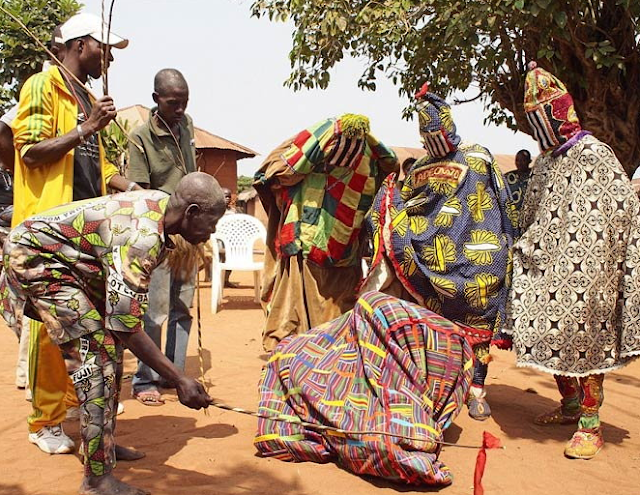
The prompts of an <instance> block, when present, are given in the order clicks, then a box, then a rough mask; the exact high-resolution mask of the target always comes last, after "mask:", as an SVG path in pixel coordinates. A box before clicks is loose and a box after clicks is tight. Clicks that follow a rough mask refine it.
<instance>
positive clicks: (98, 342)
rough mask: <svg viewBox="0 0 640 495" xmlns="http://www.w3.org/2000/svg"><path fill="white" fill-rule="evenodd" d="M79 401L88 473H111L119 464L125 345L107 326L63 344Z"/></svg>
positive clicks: (86, 471)
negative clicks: (117, 427) (118, 427)
mask: <svg viewBox="0 0 640 495" xmlns="http://www.w3.org/2000/svg"><path fill="white" fill-rule="evenodd" d="M60 347H61V349H62V351H63V355H64V357H65V360H66V361H67V370H68V371H69V376H70V377H71V380H72V381H73V384H74V386H75V389H76V393H77V395H78V399H79V401H80V411H81V419H80V435H81V437H82V445H81V447H80V453H81V454H82V456H83V458H84V472H85V476H102V475H105V474H108V473H110V472H111V471H112V470H113V468H114V467H115V464H116V456H115V448H116V442H115V437H114V433H115V425H116V423H115V422H116V412H117V408H118V395H119V393H120V381H121V378H122V355H123V348H122V345H121V344H120V341H119V340H118V339H117V338H115V336H114V335H113V333H111V332H110V331H108V330H98V331H95V332H93V333H90V334H88V335H85V336H83V337H80V338H79V339H76V340H72V341H71V342H68V343H66V344H63V345H61V346H60Z"/></svg>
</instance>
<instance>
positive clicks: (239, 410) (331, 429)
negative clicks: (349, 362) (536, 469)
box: [211, 402, 504, 449]
mask: <svg viewBox="0 0 640 495" xmlns="http://www.w3.org/2000/svg"><path fill="white" fill-rule="evenodd" d="M211 405H212V406H213V407H216V408H218V409H224V410H225V411H233V412H236V413H240V414H244V415H247V416H253V417H254V418H261V419H269V420H271V421H278V422H280V423H289V424H295V425H298V426H303V427H305V428H308V429H310V430H315V431H326V432H328V433H333V434H335V435H337V436H369V435H371V436H374V435H380V436H385V437H393V438H403V439H405V440H411V441H414V442H432V443H435V444H438V445H446V446H447V447H458V448H460V449H480V448H482V445H465V444H459V443H451V442H445V441H444V440H438V439H437V438H433V437H429V436H422V437H412V436H407V435H401V434H399V433H391V432H388V431H376V430H371V431H369V430H343V429H341V428H336V427H335V426H326V425H318V424H315V423H308V422H306V421H302V420H301V419H300V418H291V417H290V416H287V415H284V414H278V415H270V414H261V413H258V412H255V411H250V410H248V409H243V408H241V407H234V406H228V405H227V404H224V403H222V402H214V403H213V404H211ZM502 448H504V447H502Z"/></svg>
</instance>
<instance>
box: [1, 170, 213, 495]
mask: <svg viewBox="0 0 640 495" xmlns="http://www.w3.org/2000/svg"><path fill="white" fill-rule="evenodd" d="M224 211H225V203H224V199H223V195H222V191H221V190H220V186H219V185H218V183H217V182H216V180H215V179H214V178H213V177H211V176H210V175H207V174H204V173H200V172H195V173H192V174H189V175H187V176H185V177H184V178H183V179H182V180H181V181H180V182H179V183H178V185H177V187H176V190H175V192H174V193H173V194H172V195H171V196H169V195H168V194H166V193H164V192H162V191H132V192H128V193H120V194H115V195H112V196H104V197H99V198H95V199H91V200H85V201H82V202H77V203H69V204H67V205H63V206H59V207H57V208H54V209H51V210H48V211H45V212H43V213H40V214H38V215H36V216H33V217H30V218H28V219H27V220H25V221H24V222H23V223H21V224H20V225H18V226H17V227H16V228H15V229H14V230H13V231H12V232H11V234H10V239H9V240H8V241H7V243H6V245H5V248H4V257H3V259H4V271H3V273H2V276H1V277H0V294H1V295H2V296H1V297H0V311H1V312H2V313H3V316H4V318H5V319H6V320H7V322H8V323H9V325H10V326H11V327H12V328H14V329H19V328H21V327H20V319H21V317H22V315H23V314H25V315H27V316H29V317H30V318H37V319H39V320H41V321H43V322H44V323H46V328H47V331H48V332H49V336H50V338H51V340H52V341H53V342H54V343H55V344H57V345H58V346H60V348H61V349H62V350H63V351H64V354H65V356H68V361H67V365H68V366H67V369H68V370H69V374H70V376H71V378H72V380H73V382H74V385H75V388H76V392H77V394H78V399H79V400H80V407H81V412H82V417H83V421H82V422H81V431H80V434H81V437H82V449H81V454H82V456H83V459H84V479H83V481H82V485H81V487H80V493H81V494H91V495H114V494H118V495H142V494H145V493H147V492H145V491H143V490H139V489H137V488H134V487H131V486H129V485H127V484H125V483H123V482H121V481H118V480H117V479H115V478H114V477H113V476H112V474H111V471H112V469H113V467H114V466H115V460H116V456H117V457H118V458H119V459H122V458H126V459H135V458H138V457H140V453H138V452H136V451H133V450H130V449H125V448H123V447H118V446H116V443H115V438H114V431H115V420H116V409H117V404H118V394H119V391H120V382H121V377H122V354H123V347H127V348H128V349H129V350H131V352H133V354H135V355H136V356H137V357H138V358H139V359H140V360H142V361H144V362H145V363H147V364H148V365H149V366H150V367H151V368H153V369H154V370H155V371H156V372H157V373H158V374H159V375H160V376H162V377H163V378H164V379H166V380H167V381H168V382H170V383H172V384H173V385H174V386H175V387H176V389H177V392H178V398H179V399H180V402H182V403H183V404H184V405H186V406H188V407H190V408H193V409H200V408H202V407H205V408H206V407H208V406H209V404H210V403H211V398H210V397H209V396H208V395H207V393H206V392H205V391H204V389H203V387H202V386H201V385H200V384H199V383H198V382H196V381H195V380H193V379H191V378H188V377H186V376H185V375H184V373H183V372H182V371H181V370H179V369H178V368H176V366H174V365H173V363H171V361H169V360H168V359H167V358H166V357H165V356H164V355H163V354H162V353H161V352H160V350H159V349H158V347H157V346H156V345H155V344H154V343H153V341H152V340H151V339H150V338H149V336H148V335H147V334H146V333H145V332H144V330H143V317H144V313H145V311H146V309H147V304H148V289H149V281H150V279H151V273H152V271H153V270H154V269H155V268H156V267H157V266H158V265H159V264H160V263H162V261H163V260H164V259H165V257H166V256H167V254H168V252H169V250H171V248H172V246H173V243H172V241H171V238H170V237H169V236H170V235H178V234H179V235H181V236H182V237H183V238H184V239H185V240H186V241H187V242H189V243H191V244H194V245H195V244H199V243H201V242H204V241H206V240H207V239H209V236H210V235H211V234H212V233H213V231H214V230H215V226H216V223H217V222H218V220H219V219H220V218H221V217H222V215H223V214H224ZM52 308H53V310H52Z"/></svg>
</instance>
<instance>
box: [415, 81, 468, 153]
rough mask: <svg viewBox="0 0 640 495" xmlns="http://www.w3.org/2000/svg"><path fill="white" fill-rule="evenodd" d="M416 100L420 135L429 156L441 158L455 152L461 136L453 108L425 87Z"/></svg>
mask: <svg viewBox="0 0 640 495" xmlns="http://www.w3.org/2000/svg"><path fill="white" fill-rule="evenodd" d="M416 98H417V103H416V109H417V111H418V121H419V123H420V135H421V136H422V142H423V143H424V148H425V149H426V150H427V152H428V153H429V155H430V156H431V157H434V158H436V157H439V158H441V157H444V156H446V155H448V154H449V153H451V152H453V151H455V150H456V148H457V147H458V144H460V136H458V135H457V134H456V126H455V124H454V123H453V117H452V115H451V107H450V106H449V105H448V104H447V102H446V101H444V100H443V99H442V98H440V97H439V96H437V95H435V94H433V93H429V92H428V91H427V90H426V89H424V87H423V90H422V91H420V92H419V93H418V94H417V95H416Z"/></svg>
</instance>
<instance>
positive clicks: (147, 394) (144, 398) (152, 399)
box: [133, 390, 164, 407]
mask: <svg viewBox="0 0 640 495" xmlns="http://www.w3.org/2000/svg"><path fill="white" fill-rule="evenodd" d="M133 398H134V399H135V400H137V401H138V402H140V403H141V404H144V405H145V406H154V407H157V406H161V405H163V404H164V399H163V398H162V395H161V394H160V392H158V391H157V390H144V391H142V392H136V393H134V394H133Z"/></svg>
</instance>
